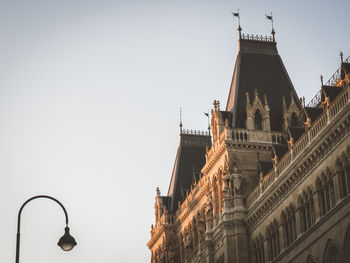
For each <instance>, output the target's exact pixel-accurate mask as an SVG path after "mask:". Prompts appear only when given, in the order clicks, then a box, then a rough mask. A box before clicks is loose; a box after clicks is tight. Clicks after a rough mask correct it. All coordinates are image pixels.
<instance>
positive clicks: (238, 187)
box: [232, 168, 243, 195]
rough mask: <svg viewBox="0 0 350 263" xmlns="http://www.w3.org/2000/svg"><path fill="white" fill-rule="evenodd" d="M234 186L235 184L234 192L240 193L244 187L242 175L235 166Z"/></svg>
mask: <svg viewBox="0 0 350 263" xmlns="http://www.w3.org/2000/svg"><path fill="white" fill-rule="evenodd" d="M232 177H233V186H234V194H235V195H240V194H241V188H242V180H243V178H242V176H241V175H240V174H239V172H238V169H237V168H234V170H233V174H232Z"/></svg>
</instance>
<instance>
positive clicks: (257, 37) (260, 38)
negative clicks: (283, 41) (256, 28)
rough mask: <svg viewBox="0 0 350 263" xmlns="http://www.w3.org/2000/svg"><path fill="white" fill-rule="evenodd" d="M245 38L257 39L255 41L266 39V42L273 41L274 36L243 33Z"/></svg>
mask: <svg viewBox="0 0 350 263" xmlns="http://www.w3.org/2000/svg"><path fill="white" fill-rule="evenodd" d="M242 39H243V40H255V41H264V42H273V38H272V37H268V36H258V35H253V34H251V35H249V34H242Z"/></svg>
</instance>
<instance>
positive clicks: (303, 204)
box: [298, 187, 315, 232]
mask: <svg viewBox="0 0 350 263" xmlns="http://www.w3.org/2000/svg"><path fill="white" fill-rule="evenodd" d="M298 205H299V209H300V222H301V228H302V231H303V232H305V231H306V230H307V229H309V228H310V226H311V225H312V224H313V223H314V222H315V207H314V200H313V193H312V190H311V188H310V187H308V189H307V191H306V192H305V191H303V193H302V194H301V195H300V196H299V198H298Z"/></svg>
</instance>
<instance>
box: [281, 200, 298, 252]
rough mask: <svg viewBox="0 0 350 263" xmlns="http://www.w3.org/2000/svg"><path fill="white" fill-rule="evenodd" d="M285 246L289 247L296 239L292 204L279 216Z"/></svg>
mask: <svg viewBox="0 0 350 263" xmlns="http://www.w3.org/2000/svg"><path fill="white" fill-rule="evenodd" d="M281 220H282V224H283V233H284V241H285V246H286V247H287V246H289V245H290V244H292V243H293V241H294V240H295V239H296V236H297V234H296V219H295V209H294V206H293V204H290V205H289V206H288V207H287V208H286V209H285V210H284V211H283V212H282V215H281Z"/></svg>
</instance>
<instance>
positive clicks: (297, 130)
mask: <svg viewBox="0 0 350 263" xmlns="http://www.w3.org/2000/svg"><path fill="white" fill-rule="evenodd" d="M288 131H289V135H290V136H291V137H292V138H293V140H294V142H296V141H297V140H298V139H299V138H300V137H301V135H303V134H304V132H305V128H303V127H289V128H288Z"/></svg>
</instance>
